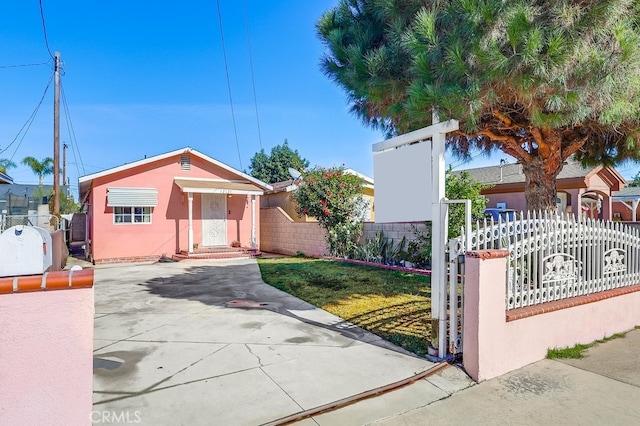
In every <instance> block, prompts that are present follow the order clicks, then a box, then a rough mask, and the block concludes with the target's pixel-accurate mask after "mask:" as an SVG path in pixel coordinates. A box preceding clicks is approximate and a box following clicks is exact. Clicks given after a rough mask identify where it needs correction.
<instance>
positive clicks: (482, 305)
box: [463, 252, 640, 381]
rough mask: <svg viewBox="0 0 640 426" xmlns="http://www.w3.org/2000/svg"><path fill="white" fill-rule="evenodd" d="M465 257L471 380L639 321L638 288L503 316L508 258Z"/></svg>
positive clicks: (465, 346)
mask: <svg viewBox="0 0 640 426" xmlns="http://www.w3.org/2000/svg"><path fill="white" fill-rule="evenodd" d="M480 253H481V252H480ZM505 255H506V254H505ZM465 262H466V275H465V294H464V297H465V299H464V332H463V351H464V367H465V370H466V371H467V373H468V374H469V375H470V376H471V377H472V378H473V379H474V380H476V381H484V380H489V379H492V378H494V377H497V376H500V375H502V374H505V373H508V372H509V371H513V370H516V369H518V368H520V367H523V366H525V365H528V364H531V363H533V362H536V361H539V360H541V359H544V358H545V357H546V354H547V350H548V349H550V348H564V347H570V346H573V345H575V344H577V343H583V344H586V343H591V342H593V341H594V340H597V339H601V338H603V337H605V336H611V335H612V334H615V333H619V332H623V331H627V330H629V329H631V328H633V327H634V326H636V325H638V324H640V311H638V308H637V307H638V306H640V291H635V292H632V293H629V294H624V295H619V296H615V297H610V298H606V299H604V300H598V301H594V302H591V303H585V304H582V305H578V306H573V307H567V308H564V309H557V310H553V311H551V312H549V310H551V309H548V310H546V313H541V314H538V315H532V316H529V317H526V318H521V319H516V320H513V321H507V318H506V311H505V300H506V267H507V258H506V257H498V258H487V259H485V258H482V257H474V256H467V258H466V260H465ZM591 296H595V295H591ZM569 301H570V299H566V300H565V301H563V302H562V303H565V302H566V304H567V305H569ZM552 303H554V302H552ZM546 305H547V306H550V304H549V303H547V304H546ZM543 306H544V305H537V306H536V308H537V307H540V308H542V307H543ZM509 312H510V313H511V312H512V311H509Z"/></svg>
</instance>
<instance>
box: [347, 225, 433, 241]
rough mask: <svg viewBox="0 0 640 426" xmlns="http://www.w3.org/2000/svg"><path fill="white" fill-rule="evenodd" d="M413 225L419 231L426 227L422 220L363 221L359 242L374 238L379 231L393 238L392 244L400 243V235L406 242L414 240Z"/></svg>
mask: <svg viewBox="0 0 640 426" xmlns="http://www.w3.org/2000/svg"><path fill="white" fill-rule="evenodd" d="M414 227H415V228H416V229H417V230H418V231H420V232H424V231H425V230H426V229H427V226H426V225H425V223H424V222H398V223H375V222H365V224H364V227H363V232H362V238H361V239H360V242H361V243H364V242H365V241H366V240H370V239H373V238H375V236H376V234H377V233H378V232H379V231H382V232H383V233H384V236H385V237H387V238H389V239H390V240H393V243H394V244H398V243H400V241H402V237H405V238H406V239H407V242H409V241H412V240H415V233H414V232H413V229H414Z"/></svg>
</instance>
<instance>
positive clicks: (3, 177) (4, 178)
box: [0, 172, 13, 185]
mask: <svg viewBox="0 0 640 426" xmlns="http://www.w3.org/2000/svg"><path fill="white" fill-rule="evenodd" d="M11 183H13V178H11V176H9V175H7V174H4V173H2V172H0V185H4V184H11Z"/></svg>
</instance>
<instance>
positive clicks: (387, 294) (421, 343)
mask: <svg viewBox="0 0 640 426" xmlns="http://www.w3.org/2000/svg"><path fill="white" fill-rule="evenodd" d="M258 265H259V266H260V272H261V273H262V279H263V280H264V282H266V283H268V284H270V285H272V286H274V287H276V288H278V289H280V290H283V291H285V292H287V293H289V294H292V295H294V296H296V297H299V298H300V299H302V300H305V301H307V302H309V303H311V304H312V305H315V306H318V307H320V308H322V309H324V310H326V311H328V312H331V313H333V314H334V315H337V316H339V317H340V318H342V319H344V320H345V321H348V322H351V323H353V324H356V325H357V326H359V327H362V328H364V329H365V330H368V331H371V332H373V333H375V334H377V335H379V336H380V337H382V338H383V339H385V340H388V341H390V342H392V343H394V344H396V345H398V346H401V347H404V348H405V349H407V350H409V351H412V352H414V353H416V354H419V355H424V354H426V351H427V348H428V346H429V341H430V337H431V332H430V310H431V284H430V279H429V277H425V276H422V275H414V274H408V273H403V272H399V271H389V270H384V269H380V268H375V267H368V266H362V265H354V264H350V263H346V262H336V261H331V260H324V259H309V258H301V257H283V258H269V259H259V260H258Z"/></svg>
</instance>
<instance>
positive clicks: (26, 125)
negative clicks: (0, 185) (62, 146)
mask: <svg viewBox="0 0 640 426" xmlns="http://www.w3.org/2000/svg"><path fill="white" fill-rule="evenodd" d="M52 81H53V73H52V74H51V76H50V77H49V81H48V82H47V86H46V87H45V88H44V92H43V93H42V96H41V97H40V101H38V104H37V105H36V107H35V108H34V110H33V112H32V113H31V115H30V116H29V118H28V119H27V121H25V123H24V124H23V125H22V127H21V128H20V130H19V131H18V133H17V134H16V137H15V138H13V140H12V141H11V142H10V143H9V145H7V146H6V148H4V149H2V150H0V154H2V153H3V152H6V151H7V150H8V149H9V148H10V147H11V146H12V145H13V144H14V143H15V142H16V141H17V140H18V138H19V137H20V135H21V134H22V138H20V142H19V143H18V146H16V149H15V150H14V151H13V155H12V156H11V158H10V160H13V157H15V155H16V152H17V151H18V148H20V145H21V144H22V141H23V140H24V138H25V136H26V135H27V132H28V131H29V128H30V127H31V124H32V123H33V120H34V119H35V118H36V115H37V114H38V110H40V106H41V105H42V102H43V101H44V98H45V96H46V95H47V91H48V90H49V87H50V86H51V82H52Z"/></svg>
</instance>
